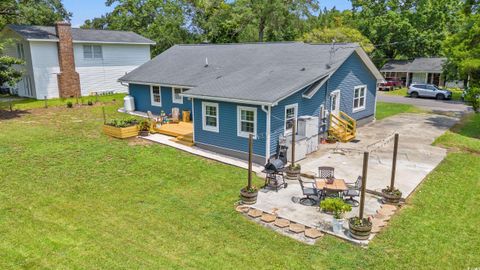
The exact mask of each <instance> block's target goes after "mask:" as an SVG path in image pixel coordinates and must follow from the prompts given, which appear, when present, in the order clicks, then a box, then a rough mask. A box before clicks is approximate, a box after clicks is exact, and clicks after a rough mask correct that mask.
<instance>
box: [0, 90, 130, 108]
mask: <svg viewBox="0 0 480 270" xmlns="http://www.w3.org/2000/svg"><path fill="white" fill-rule="evenodd" d="M5 97H8V96H4V98H5ZM123 97H125V94H112V95H101V96H98V97H96V96H86V97H81V98H78V99H77V98H52V99H48V100H47V106H48V107H58V106H66V105H67V102H72V103H73V104H87V103H88V101H91V102H93V103H95V102H109V101H112V100H122V99H123ZM11 104H12V107H13V109H16V110H29V109H37V108H44V107H45V100H37V99H33V98H18V99H15V100H13V101H12V102H11ZM9 107H10V102H5V101H3V102H2V100H1V99H0V109H9Z"/></svg>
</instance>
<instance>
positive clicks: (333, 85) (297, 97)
mask: <svg viewBox="0 0 480 270" xmlns="http://www.w3.org/2000/svg"><path fill="white" fill-rule="evenodd" d="M376 82H377V80H376V78H375V76H373V74H372V73H371V72H370V70H369V69H368V68H367V67H366V66H365V64H364V63H363V61H362V60H361V59H360V57H359V56H358V55H357V54H356V53H353V54H352V55H351V56H350V57H349V58H348V59H347V60H346V61H345V62H344V64H343V65H342V66H341V67H340V68H339V69H338V70H337V71H336V72H335V73H334V74H333V75H332V76H331V77H330V79H329V80H328V81H327V82H326V83H325V84H324V85H323V86H322V87H321V89H320V90H318V92H317V93H316V94H315V95H314V96H313V97H312V98H311V99H306V98H303V97H302V94H303V93H304V92H305V89H302V90H300V91H298V92H296V93H294V94H292V95H291V96H289V97H287V98H285V99H283V100H281V101H280V102H279V103H278V105H277V106H274V107H272V115H271V139H270V153H271V154H272V155H273V154H275V151H276V149H277V142H278V138H279V137H280V135H282V134H283V133H284V121H285V120H284V119H285V106H287V105H290V104H295V103H297V104H298V116H302V115H311V116H319V115H320V106H321V105H322V104H324V106H325V107H324V108H325V111H330V93H331V92H332V91H335V90H340V110H341V111H343V112H345V113H347V114H348V115H350V116H351V117H353V118H354V119H356V120H359V119H362V118H365V117H369V116H372V115H373V114H374V112H375V96H376ZM358 85H367V94H366V104H365V110H362V111H359V112H356V113H353V91H354V87H355V86H358ZM327 122H328V121H327ZM319 126H320V125H319ZM320 131H321V130H319V133H320Z"/></svg>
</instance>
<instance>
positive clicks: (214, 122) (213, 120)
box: [202, 102, 219, 132]
mask: <svg viewBox="0 0 480 270" xmlns="http://www.w3.org/2000/svg"><path fill="white" fill-rule="evenodd" d="M202 115H203V119H202V126H203V130H207V131H213V132H218V130H219V129H218V124H219V122H218V103H212V102H202Z"/></svg>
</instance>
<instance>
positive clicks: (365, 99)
mask: <svg viewBox="0 0 480 270" xmlns="http://www.w3.org/2000/svg"><path fill="white" fill-rule="evenodd" d="M359 88H365V92H364V97H363V106H361V107H358V108H355V91H356V90H357V89H359ZM367 91H368V90H367V85H365V84H364V85H357V86H355V87H354V88H353V100H352V112H354V113H355V112H360V111H363V110H365V108H366V105H367ZM360 99H361V98H360V97H359V100H360ZM358 104H360V101H359V103H358Z"/></svg>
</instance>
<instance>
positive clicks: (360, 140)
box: [299, 114, 459, 197]
mask: <svg viewBox="0 0 480 270" xmlns="http://www.w3.org/2000/svg"><path fill="white" fill-rule="evenodd" d="M458 120H459V119H458V118H454V117H447V116H443V115H437V114H399V115H395V116H392V117H389V118H386V119H383V120H380V121H377V122H375V123H372V124H369V125H367V126H364V127H361V128H359V129H358V132H357V137H356V139H357V141H356V142H350V143H341V144H338V145H337V144H324V145H320V147H319V148H320V150H319V151H317V152H315V153H313V154H311V155H309V156H308V157H307V158H306V159H304V160H302V161H300V162H299V163H300V164H301V166H302V173H306V174H311V175H316V173H317V168H318V167H319V166H332V167H335V176H336V177H338V178H343V179H345V180H346V181H350V182H353V181H354V180H355V179H357V177H358V176H359V175H361V172H362V162H363V152H364V151H368V152H370V160H369V166H368V181H367V189H368V190H371V191H381V189H382V188H385V187H386V186H387V185H389V184H390V175H391V167H392V157H393V138H394V134H395V133H399V135H400V140H399V147H398V158H397V173H396V181H395V186H396V187H397V188H399V189H400V190H401V191H402V193H403V197H407V196H408V195H410V194H411V193H412V192H413V191H414V190H415V188H416V187H417V186H418V185H419V184H420V183H421V182H422V180H423V179H424V178H425V176H427V175H428V174H429V173H430V172H431V171H432V170H433V169H434V168H435V167H437V165H438V164H439V163H440V162H441V161H442V160H443V159H444V158H445V156H446V150H445V149H443V148H440V147H436V146H432V145H431V144H432V143H433V141H434V140H435V138H437V137H438V136H440V135H442V134H443V133H444V132H445V131H447V130H448V129H449V128H450V127H452V126H453V125H454V124H455V123H456V122H457V121H458Z"/></svg>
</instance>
